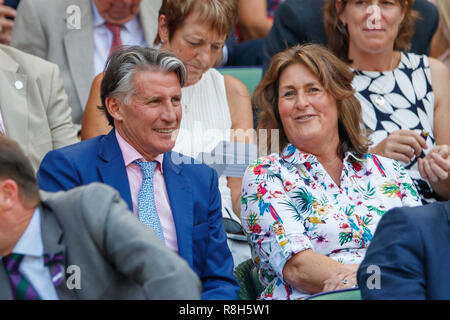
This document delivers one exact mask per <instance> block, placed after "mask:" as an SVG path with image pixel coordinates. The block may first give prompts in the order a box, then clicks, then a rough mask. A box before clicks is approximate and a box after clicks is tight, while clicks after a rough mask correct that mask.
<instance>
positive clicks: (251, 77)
mask: <svg viewBox="0 0 450 320" xmlns="http://www.w3.org/2000/svg"><path fill="white" fill-rule="evenodd" d="M217 70H218V71H219V72H220V73H221V74H223V75H225V74H229V75H231V76H233V77H235V78H238V79H239V80H241V81H242V82H243V83H244V84H245V85H246V86H247V89H248V92H249V93H250V96H252V94H253V91H254V90H255V88H256V86H257V85H258V83H259V82H260V81H261V78H262V68H260V67H242V68H239V67H235V68H220V69H217Z"/></svg>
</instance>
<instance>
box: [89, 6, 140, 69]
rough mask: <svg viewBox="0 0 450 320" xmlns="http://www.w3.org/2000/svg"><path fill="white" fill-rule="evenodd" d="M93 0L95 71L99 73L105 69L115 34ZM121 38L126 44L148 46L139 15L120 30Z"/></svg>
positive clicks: (123, 43)
mask: <svg viewBox="0 0 450 320" xmlns="http://www.w3.org/2000/svg"><path fill="white" fill-rule="evenodd" d="M91 2H92V13H93V17H94V72H95V75H97V74H99V73H101V72H103V70H104V69H105V64H106V60H107V59H108V57H109V50H110V48H111V43H112V38H113V36H112V33H111V31H109V29H108V28H107V27H106V26H105V19H104V18H103V17H102V16H101V15H100V13H99V12H98V10H97V7H96V6H95V4H94V1H91ZM120 38H121V40H122V45H124V46H131V45H136V46H141V47H146V46H147V42H146V40H145V34H144V30H143V29H142V25H141V22H140V20H139V15H138V16H136V17H134V19H132V20H130V21H128V22H127V23H125V24H124V25H123V27H122V28H121V30H120Z"/></svg>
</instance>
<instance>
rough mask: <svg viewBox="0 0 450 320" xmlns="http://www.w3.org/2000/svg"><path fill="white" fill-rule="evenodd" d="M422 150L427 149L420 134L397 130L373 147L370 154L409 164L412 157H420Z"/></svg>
mask: <svg viewBox="0 0 450 320" xmlns="http://www.w3.org/2000/svg"><path fill="white" fill-rule="evenodd" d="M423 149H427V143H426V141H425V139H424V138H422V137H421V136H420V134H418V133H417V132H415V131H413V130H397V131H394V132H392V133H391V134H390V135H388V136H387V138H386V139H384V140H383V141H381V142H380V143H379V144H378V145H376V146H375V147H373V148H372V149H371V150H370V152H371V153H374V154H378V155H381V156H384V157H386V158H391V159H394V160H397V161H402V162H404V163H409V162H410V161H411V159H412V158H413V157H414V156H416V157H418V156H420V154H421V153H422V150H423Z"/></svg>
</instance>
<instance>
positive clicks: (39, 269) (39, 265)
mask: <svg viewBox="0 0 450 320" xmlns="http://www.w3.org/2000/svg"><path fill="white" fill-rule="evenodd" d="M12 253H18V254H23V255H24V258H23V260H22V263H21V264H20V267H19V271H20V273H21V274H22V275H23V276H24V277H25V278H27V280H28V281H29V282H30V283H31V285H32V286H33V288H34V289H35V290H36V291H37V293H38V294H39V296H40V297H41V299H42V300H58V295H57V294H56V290H55V287H54V286H53V283H52V280H51V276H50V271H49V269H48V268H47V267H45V266H44V257H43V255H44V244H43V242H42V234H41V212H40V211H39V208H36V210H35V211H34V214H33V217H32V218H31V221H30V224H29V225H28V227H27V229H26V230H25V232H24V234H23V235H22V237H20V239H19V241H18V242H17V243H16V246H15V247H14V249H13V251H12Z"/></svg>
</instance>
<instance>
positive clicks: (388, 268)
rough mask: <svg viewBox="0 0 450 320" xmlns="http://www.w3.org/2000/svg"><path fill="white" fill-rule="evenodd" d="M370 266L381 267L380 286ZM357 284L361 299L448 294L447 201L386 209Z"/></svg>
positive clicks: (445, 296)
mask: <svg viewBox="0 0 450 320" xmlns="http://www.w3.org/2000/svg"><path fill="white" fill-rule="evenodd" d="M369 266H378V267H379V268H380V271H381V273H380V278H379V280H380V282H379V285H380V289H374V288H373V286H372V284H375V283H376V282H375V278H374V276H375V272H374V271H373V269H372V270H370V269H369V272H368V268H369ZM372 268H373V267H372ZM371 276H372V278H369V277H371ZM368 283H369V288H368V286H367V285H368ZM358 285H359V287H360V289H361V294H362V297H363V299H396V300H398V299H450V201H447V202H435V203H432V204H429V205H425V206H419V207H414V208H409V207H402V208H395V209H391V210H390V211H388V212H387V213H386V215H385V216H384V217H383V218H382V219H381V221H380V223H379V225H378V227H377V230H376V232H375V235H374V238H373V240H372V243H371V244H370V245H369V248H368V249H367V253H366V256H365V258H364V260H363V262H362V263H361V265H360V268H359V270H358ZM370 287H372V289H370Z"/></svg>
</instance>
